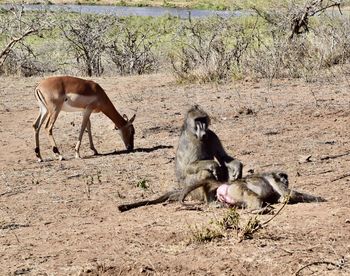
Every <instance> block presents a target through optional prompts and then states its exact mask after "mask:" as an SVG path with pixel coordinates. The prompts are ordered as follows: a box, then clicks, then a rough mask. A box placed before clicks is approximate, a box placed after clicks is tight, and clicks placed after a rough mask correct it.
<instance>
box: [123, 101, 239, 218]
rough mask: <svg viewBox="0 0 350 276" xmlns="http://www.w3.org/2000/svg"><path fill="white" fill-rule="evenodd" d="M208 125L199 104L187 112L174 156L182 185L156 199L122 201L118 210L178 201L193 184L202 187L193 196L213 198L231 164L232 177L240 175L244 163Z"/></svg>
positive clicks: (204, 198) (208, 121)
mask: <svg viewBox="0 0 350 276" xmlns="http://www.w3.org/2000/svg"><path fill="white" fill-rule="evenodd" d="M209 124H210V118H209V116H208V114H207V113H206V112H204V111H203V110H202V109H201V108H199V107H198V106H197V105H195V106H193V107H192V108H191V109H190V110H189V111H188V112H187V114H186V117H185V120H184V123H183V126H182V130H181V135H180V139H179V145H178V147H177V150H176V157H175V172H176V178H177V180H178V182H179V184H180V187H179V188H178V189H175V190H173V191H170V192H167V193H166V194H164V195H162V196H161V197H159V198H157V199H154V200H145V201H140V202H136V203H131V204H123V205H120V206H118V209H119V210H120V211H122V212H123V211H127V210H130V209H132V208H137V207H140V206H145V205H151V204H158V203H162V202H165V201H167V200H169V201H176V200H179V197H180V195H182V194H183V189H184V188H185V189H186V187H190V186H192V185H200V186H198V187H201V189H200V191H195V192H196V193H192V194H191V196H192V197H193V198H194V199H197V200H201V201H205V202H210V201H214V200H216V189H217V188H218V187H219V186H220V185H221V183H223V182H227V181H228V178H229V173H228V169H227V166H229V167H230V169H229V171H230V178H231V179H238V178H241V177H242V168H243V165H242V163H241V162H240V161H238V160H236V159H234V158H233V157H231V156H229V155H228V154H227V153H226V152H225V150H224V148H223V146H222V144H221V142H220V139H219V138H218V136H217V135H216V134H215V133H214V132H213V131H211V130H210V129H208V127H209Z"/></svg>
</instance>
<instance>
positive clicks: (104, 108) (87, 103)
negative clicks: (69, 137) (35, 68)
mask: <svg viewBox="0 0 350 276" xmlns="http://www.w3.org/2000/svg"><path fill="white" fill-rule="evenodd" d="M35 97H36V99H37V101H38V103H39V108H40V113H39V116H38V118H37V119H36V121H35V123H34V125H33V128H34V131H35V143H36V147H35V153H36V156H37V158H38V161H39V162H41V161H42V158H41V155H40V147H39V131H40V128H41V125H42V124H43V122H44V121H45V120H46V119H47V121H46V126H45V129H46V131H47V134H48V137H49V140H50V143H51V144H52V150H53V152H54V154H55V156H56V157H58V158H59V160H62V159H63V158H62V155H61V154H60V152H59V150H58V148H57V145H56V142H55V139H54V138H53V135H52V128H53V125H54V124H55V121H56V119H57V116H58V114H59V113H60V111H61V110H63V111H66V112H77V111H83V122H82V124H81V129H80V133H79V138H78V142H77V144H76V146H75V157H76V158H80V154H79V148H80V144H81V139H82V137H83V133H84V130H85V129H86V128H87V131H88V136H89V143H90V149H91V150H92V151H93V152H94V155H95V154H98V153H97V150H96V148H95V146H94V144H93V141H92V135H91V123H90V115H91V113H92V112H102V113H103V114H105V115H106V116H107V117H108V118H109V119H111V120H112V121H113V123H114V124H115V129H119V131H120V135H121V138H122V140H123V142H124V144H125V146H126V148H127V150H130V151H131V150H133V149H134V134H135V129H134V126H133V125H132V123H133V121H134V120H135V116H136V114H135V115H134V116H133V117H132V118H131V119H130V120H128V118H127V117H126V115H125V114H124V115H123V116H121V115H120V114H119V113H118V111H117V110H116V109H115V107H114V105H113V104H112V102H111V101H110V99H109V98H108V96H107V94H106V93H105V91H104V90H103V89H102V88H101V86H100V85H99V84H97V83H96V82H93V81H90V80H84V79H80V78H75V77H69V76H59V77H50V78H47V79H44V80H42V81H41V82H40V83H39V85H38V86H37V87H36V88H35Z"/></svg>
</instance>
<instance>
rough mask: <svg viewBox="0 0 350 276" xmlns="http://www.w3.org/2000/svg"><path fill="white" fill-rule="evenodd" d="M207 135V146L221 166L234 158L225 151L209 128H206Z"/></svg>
mask: <svg viewBox="0 0 350 276" xmlns="http://www.w3.org/2000/svg"><path fill="white" fill-rule="evenodd" d="M208 137H209V138H208V141H209V142H210V146H209V148H211V149H212V151H213V152H212V155H213V156H214V157H215V158H216V159H217V160H218V162H219V164H220V165H221V166H225V162H226V163H228V162H231V161H232V160H234V158H233V157H231V156H229V155H228V154H227V153H226V151H225V149H224V147H223V145H222V143H221V141H220V139H219V137H218V136H217V135H216V134H215V133H214V132H213V131H211V130H210V129H208Z"/></svg>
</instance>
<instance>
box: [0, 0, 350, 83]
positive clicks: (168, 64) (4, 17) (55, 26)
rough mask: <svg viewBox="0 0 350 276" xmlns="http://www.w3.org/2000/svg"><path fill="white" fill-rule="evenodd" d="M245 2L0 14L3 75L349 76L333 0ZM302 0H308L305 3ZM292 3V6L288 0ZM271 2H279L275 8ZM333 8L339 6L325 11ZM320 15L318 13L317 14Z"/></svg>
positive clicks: (346, 41)
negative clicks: (149, 13)
mask: <svg viewBox="0 0 350 276" xmlns="http://www.w3.org/2000/svg"><path fill="white" fill-rule="evenodd" d="M251 2H252V1H237V2H236V4H237V5H242V7H250V8H252V9H253V10H255V13H252V14H250V15H246V16H244V17H232V18H220V17H208V18H202V19H193V18H189V19H186V20H181V19H179V18H176V17H171V16H163V17H154V18H152V17H114V16H98V15H91V14H78V13H72V14H68V13H49V12H47V13H46V14H43V12H40V13H35V12H31V13H30V12H26V13H23V12H22V11H21V10H17V11H15V12H2V13H0V23H1V24H0V25H1V26H2V27H1V28H0V74H8V75H9V74H21V75H24V76H32V75H40V74H44V73H46V74H48V73H56V74H60V73H65V74H79V75H88V76H100V75H103V74H107V75H131V74H148V73H152V72H157V71H159V70H161V71H163V72H164V71H168V72H172V73H173V74H174V75H175V77H176V78H177V79H178V81H179V82H223V81H232V80H236V79H241V78H245V77H247V76H248V77H252V78H267V79H269V80H272V79H275V78H285V77H287V78H303V79H305V80H306V81H314V80H317V79H319V78H320V77H321V76H328V75H329V76H334V75H335V74H336V75H343V74H344V73H346V72H347V70H348V65H349V61H350V50H349V49H350V48H349V45H350V21H349V19H348V17H347V16H342V15H341V14H340V13H339V12H338V11H337V9H336V8H337V6H332V5H331V4H329V3H333V2H327V1H325V2H322V1H318V2H317V3H316V2H312V3H316V4H313V6H312V7H311V8H306V6H305V2H303V3H302V1H289V0H288V1H287V0H286V1H283V3H282V4H283V5H282V4H281V6H278V9H277V8H276V7H277V4H276V6H274V7H273V3H276V2H275V1H267V2H266V6H264V7H262V2H261V1H260V2H259V1H255V2H254V3H255V6H254V7H252V6H249V5H250V4H251ZM299 3H301V4H299ZM286 4H288V5H286ZM270 5H271V7H270ZM281 7H282V8H281ZM328 9H332V12H324V11H328ZM315 15H317V16H315Z"/></svg>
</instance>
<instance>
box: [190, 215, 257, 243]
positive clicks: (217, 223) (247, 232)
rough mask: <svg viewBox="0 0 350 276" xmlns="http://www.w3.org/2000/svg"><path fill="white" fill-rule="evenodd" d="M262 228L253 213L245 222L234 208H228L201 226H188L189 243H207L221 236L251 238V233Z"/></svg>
mask: <svg viewBox="0 0 350 276" xmlns="http://www.w3.org/2000/svg"><path fill="white" fill-rule="evenodd" d="M260 228H262V224H260V221H259V220H258V217H257V216H256V215H255V216H253V217H250V218H249V219H248V221H247V222H242V220H241V217H240V215H239V213H238V212H237V210H236V209H229V210H228V211H227V212H226V213H225V214H224V216H223V217H222V218H220V219H215V220H212V221H210V222H209V225H204V226H202V227H199V226H194V227H190V231H191V237H190V243H207V242H211V241H215V240H220V239H223V238H233V237H237V238H238V240H237V241H238V242H241V241H243V240H246V239H252V238H253V234H254V233H255V232H256V231H257V230H259V229H260Z"/></svg>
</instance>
